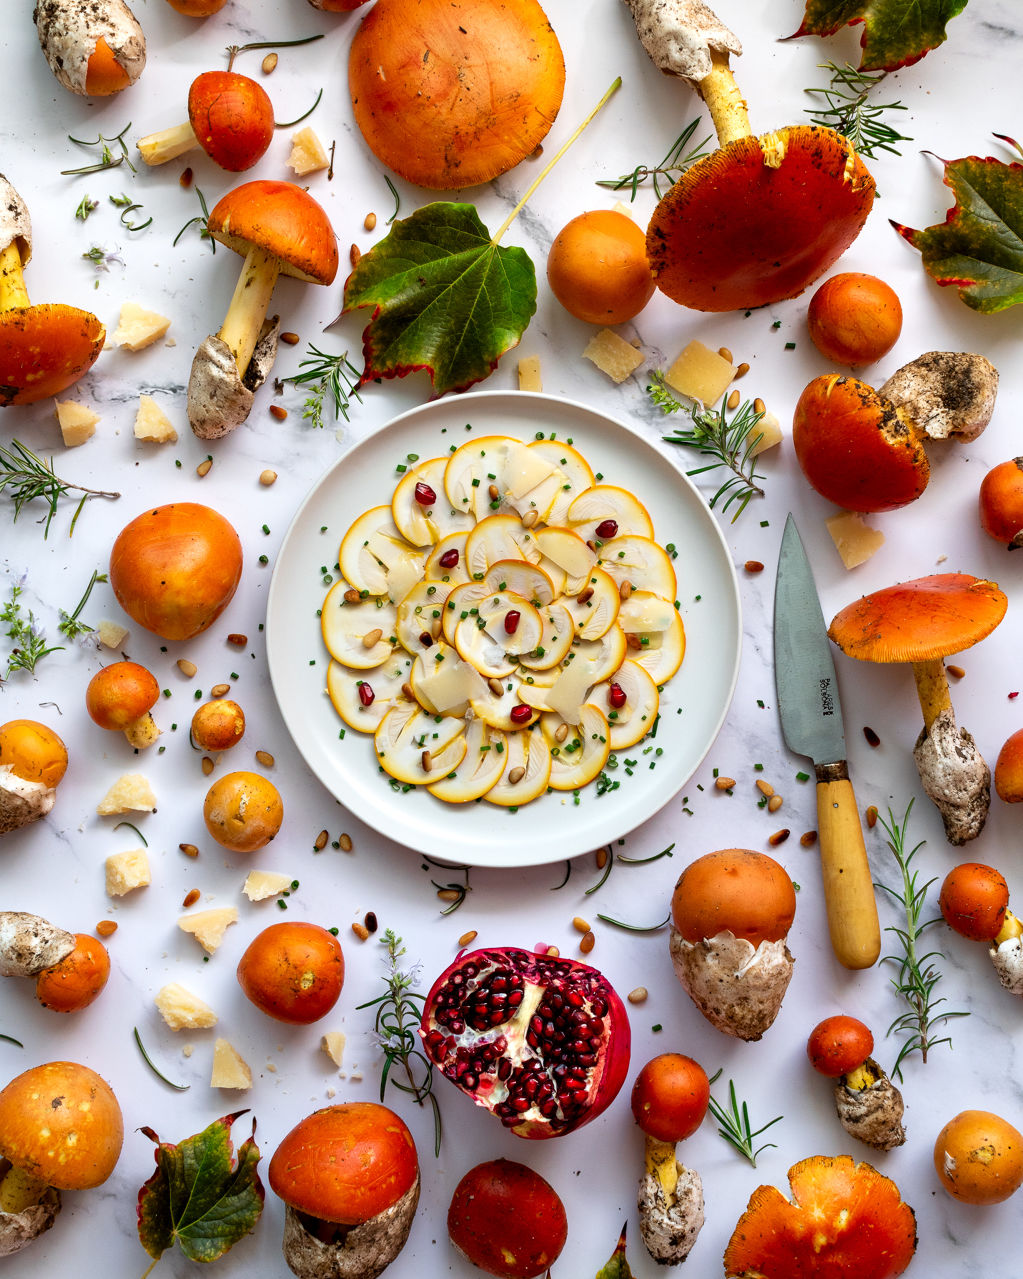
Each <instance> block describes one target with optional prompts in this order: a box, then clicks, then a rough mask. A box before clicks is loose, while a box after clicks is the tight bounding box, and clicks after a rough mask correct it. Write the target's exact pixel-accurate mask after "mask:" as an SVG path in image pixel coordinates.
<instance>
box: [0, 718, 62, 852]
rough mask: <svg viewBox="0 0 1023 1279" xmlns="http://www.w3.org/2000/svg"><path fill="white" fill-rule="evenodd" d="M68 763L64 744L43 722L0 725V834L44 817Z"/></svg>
mask: <svg viewBox="0 0 1023 1279" xmlns="http://www.w3.org/2000/svg"><path fill="white" fill-rule="evenodd" d="M67 762H68V758H67V747H66V746H65V745H64V743H63V742H62V741H61V739H60V738H59V737H58V736H57V734H56V733H55V732H54V731H53V729H52V728H48V727H47V725H46V724H40V723H37V721H36V720H33V719H12V720H8V721H7V723H6V724H0V835H3V834H6V832H7V831H11V830H16V829H17V828H18V827H19V826H25V825H27V824H28V823H29V822H34V821H36V820H37V818H40V817H45V816H46V814H47V813H48V812H49V811H50V810H51V809H52V808H53V805H54V802H55V801H56V798H57V786H58V785H59V783H60V781H61V779H62V778H63V776H64V772H65V770H66V769H67Z"/></svg>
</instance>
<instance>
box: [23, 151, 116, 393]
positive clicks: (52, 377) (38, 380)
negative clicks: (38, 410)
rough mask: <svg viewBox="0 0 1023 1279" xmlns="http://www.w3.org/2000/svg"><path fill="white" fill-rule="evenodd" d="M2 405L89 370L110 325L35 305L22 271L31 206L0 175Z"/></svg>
mask: <svg viewBox="0 0 1023 1279" xmlns="http://www.w3.org/2000/svg"><path fill="white" fill-rule="evenodd" d="M0 245H2V248H0V408H7V407H8V406H10V405H12V404H35V403H36V402H37V401H38V400H45V399H47V398H48V397H49V396H51V395H57V394H59V393H60V392H61V391H64V390H66V389H67V388H68V387H69V386H71V385H72V384H73V383H75V382H77V381H78V379H79V378H80V377H81V376H82V374H83V373H86V372H88V370H89V369H90V368H92V366H93V364H94V363H95V362H96V359H97V357H98V356H99V353H100V351H102V349H103V339H104V338H105V336H106V330H105V329H104V327H103V325H102V324H101V323H100V322H99V320H98V319H97V318H96V316H94V315H93V314H92V313H91V312H90V311H82V310H80V309H79V308H78V307H75V306H65V305H64V304H63V303H58V302H45V303H41V304H39V305H37V306H33V305H32V304H31V302H30V301H29V296H28V290H27V289H26V287H25V279H24V276H23V274H22V267H24V266H25V265H26V264H27V263H28V261H29V260H30V258H31V257H32V222H31V219H30V217H29V212H28V206H27V205H26V204H25V202H24V200H22V198H21V196H20V195H19V194H18V193H17V191H15V189H14V187H13V186H11V184H10V183H9V182H8V181H7V179H6V178H5V177H3V176H2V175H0Z"/></svg>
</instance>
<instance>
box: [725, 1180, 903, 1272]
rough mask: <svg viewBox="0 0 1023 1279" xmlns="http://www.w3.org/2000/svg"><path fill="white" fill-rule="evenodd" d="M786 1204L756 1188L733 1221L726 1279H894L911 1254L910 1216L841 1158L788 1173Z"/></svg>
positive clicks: (892, 1194)
mask: <svg viewBox="0 0 1023 1279" xmlns="http://www.w3.org/2000/svg"><path fill="white" fill-rule="evenodd" d="M789 1186H790V1187H791V1192H792V1201H791V1202H790V1201H789V1200H788V1199H786V1198H785V1196H784V1195H783V1194H782V1193H781V1191H779V1190H777V1189H776V1188H775V1187H774V1186H759V1187H758V1188H757V1189H756V1190H754V1192H753V1194H752V1195H751V1196H750V1200H749V1203H748V1205H747V1207H746V1211H745V1212H744V1213H743V1214H742V1216H741V1217H740V1218H739V1221H738V1223H737V1225H736V1227H735V1230H734V1232H733V1234H732V1237H731V1239H730V1240H729V1243H728V1247H727V1248H726V1249H725V1256H724V1263H725V1275H726V1279H811V1277H812V1279H848V1276H850V1275H855V1276H856V1279H895V1276H896V1275H901V1274H902V1273H903V1271H904V1270H905V1269H906V1267H907V1266H908V1265H909V1263H910V1262H911V1261H912V1259H913V1253H914V1252H915V1251H916V1217H915V1216H914V1213H913V1209H912V1208H911V1207H910V1206H909V1205H908V1204H906V1203H903V1201H902V1198H901V1195H900V1193H899V1188H898V1186H897V1185H896V1184H895V1182H894V1181H892V1180H891V1179H890V1178H888V1177H885V1176H884V1175H883V1174H882V1173H879V1172H878V1171H877V1170H876V1169H875V1168H872V1167H871V1166H870V1164H866V1163H855V1162H854V1161H853V1160H852V1159H851V1158H850V1157H849V1156H848V1155H836V1156H833V1157H831V1156H827V1155H813V1156H811V1157H810V1158H809V1159H803V1160H801V1161H800V1162H799V1163H797V1164H794V1165H793V1167H791V1168H790V1169H789Z"/></svg>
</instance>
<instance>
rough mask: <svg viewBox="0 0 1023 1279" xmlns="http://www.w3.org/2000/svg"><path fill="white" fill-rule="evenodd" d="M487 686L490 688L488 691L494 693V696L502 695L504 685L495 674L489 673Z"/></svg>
mask: <svg viewBox="0 0 1023 1279" xmlns="http://www.w3.org/2000/svg"><path fill="white" fill-rule="evenodd" d="M487 688H489V689H490V691H491V692H492V693H493V694H494V696H495V697H503V696H504V685H503V684H502V683H501V681H500V680H499V679H498V678H497V676H496V675H491V677H490V678H489V679H488V680H487Z"/></svg>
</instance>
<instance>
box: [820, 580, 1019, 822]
mask: <svg viewBox="0 0 1023 1279" xmlns="http://www.w3.org/2000/svg"><path fill="white" fill-rule="evenodd" d="M1007 606H1008V601H1007V599H1006V597H1005V595H1004V594H1003V592H1002V591H1001V590H999V588H998V586H997V585H996V584H995V583H994V582H991V581H988V580H986V579H984V578H979V577H973V576H971V575H970V574H968V573H935V574H932V575H931V576H929V577H920V578H916V579H914V580H912V581H909V582H900V583H898V584H896V585H895V586H889V587H887V588H885V589H884V590H880V591H875V592H874V593H873V594H872V595H865V596H863V598H862V599H859V600H856V601H854V602H853V603H852V604H849V605H847V606H846V607H845V608H844V609H842V610H841V612H839V613H838V614H837V615H836V616H835V617H834V618H833V619H832V622H831V626H830V627H829V629H828V634H829V635H830V636H831V639H832V640H833V641H834V643H835V644H837V645H838V647H839V648H840V649H841V650H842V652H843V653H846V654H848V656H849V657H855V658H857V659H858V660H859V661H863V662H879V663H881V662H910V663H912V666H913V676H914V678H915V680H916V690H917V695H918V697H919V699H920V708H921V710H922V711H923V716H924V727H923V729H922V731H921V733H920V736H919V737H918V738H917V742H916V745H915V747H914V748H913V758H914V759H915V761H916V766H917V770H918V772H919V773H920V780H921V781H922V782H923V787H924V790H925V791H926V792H927V794H928V796H929V797H930V798H931V799H932V800H933V801H934V803H935V804H936V805H937V808H938V811H939V812H940V813H941V819H942V822H943V824H944V827H945V837H946V838H947V839H948V841H949V843H951V844H963V843H965V842H966V841H967V840H969V839H975V838H976V836H977V835H979V834H980V832H981V830H982V829H983V827H984V823H985V821H986V820H987V813H988V807H989V805H990V800H991V772H990V769H989V768H988V766H987V764H986V763H985V762H984V759H983V757H982V756H981V754H980V751H979V750H978V749H977V744H976V742H975V741H974V740H973V737H972V735H971V734H970V733H968V732H967V731H966V730H965V729H961V728H959V727H958V726H957V724H956V720H955V714H954V712H953V710H952V699H951V696H950V694H949V688H948V678H947V676H946V674H945V664H944V661H943V659H944V658H945V657H947V656H949V655H950V654H951V653H959V652H962V650H963V649H966V648H971V647H972V646H973V645H974V644H977V643H979V642H980V641H981V640H982V639H984V638H985V637H986V636H987V635H990V633H991V632H992V631H993V630H994V629H995V627H996V626H997V625H998V624H999V622H1000V621H1001V620H1002V618H1003V617H1004V616H1005V611H1006V608H1007Z"/></svg>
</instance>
